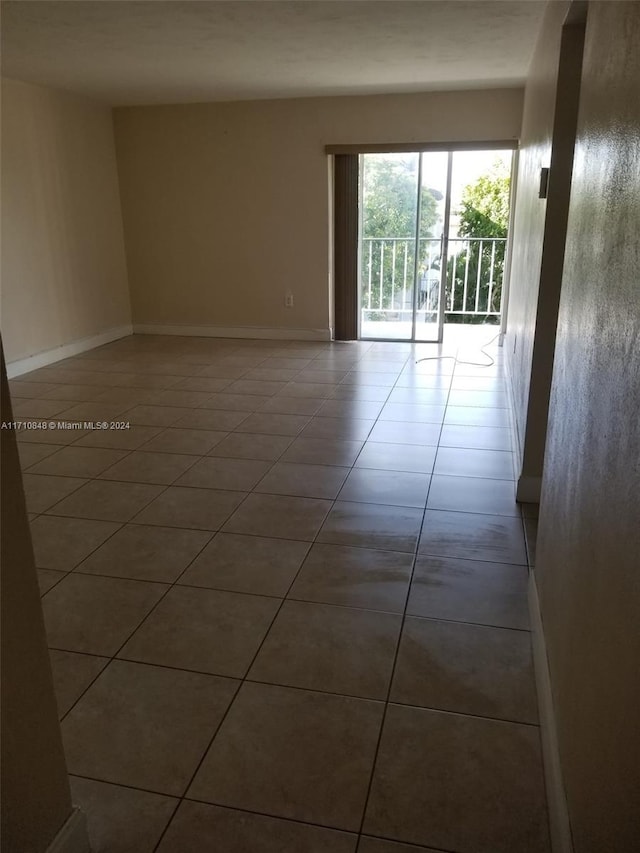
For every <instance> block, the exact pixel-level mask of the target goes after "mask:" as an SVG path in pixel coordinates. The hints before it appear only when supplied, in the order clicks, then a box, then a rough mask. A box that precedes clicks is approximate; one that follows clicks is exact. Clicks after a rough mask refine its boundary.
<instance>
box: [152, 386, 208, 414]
mask: <svg viewBox="0 0 640 853" xmlns="http://www.w3.org/2000/svg"><path fill="white" fill-rule="evenodd" d="M209 396H210V394H209V393H208V392H207V391H176V390H174V387H172V388H170V389H169V390H168V391H161V392H160V393H159V394H156V395H155V396H154V397H152V398H151V399H150V400H149V403H150V405H153V406H181V407H184V408H187V409H191V408H193V409H196V408H198V406H201V405H202V404H203V403H206V402H207V400H208V399H209Z"/></svg>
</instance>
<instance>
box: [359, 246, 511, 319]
mask: <svg viewBox="0 0 640 853" xmlns="http://www.w3.org/2000/svg"><path fill="white" fill-rule="evenodd" d="M415 242H416V241H415V240H414V239H413V238H411V237H365V238H363V240H362V258H361V276H362V280H361V294H362V296H361V307H362V310H363V312H365V314H364V317H365V318H366V319H369V320H375V319H379V320H382V319H385V320H393V319H397V320H402V319H405V318H406V315H407V314H409V315H410V314H411V312H412V311H413V304H414V296H413V287H414V278H415ZM505 246H506V239H505V238H500V237H455V238H452V239H450V240H449V250H448V257H447V275H446V288H445V304H444V311H445V317H446V315H458V316H460V317H461V318H464V317H469V318H477V319H480V318H482V317H499V316H500V312H501V307H502V275H503V267H504V253H505ZM441 263H442V241H441V240H440V239H439V238H437V237H427V238H422V239H421V240H420V241H419V258H418V276H417V280H418V281H417V283H418V294H417V299H416V306H417V309H418V310H419V311H420V312H424V313H425V314H434V315H435V314H437V311H438V299H439V294H440V277H441ZM393 315H397V316H393ZM451 319H453V317H451Z"/></svg>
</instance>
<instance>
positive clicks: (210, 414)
mask: <svg viewBox="0 0 640 853" xmlns="http://www.w3.org/2000/svg"><path fill="white" fill-rule="evenodd" d="M247 416H248V413H247V412H236V411H225V410H216V409H208V408H207V409H205V408H203V409H192V410H191V411H190V412H189V413H188V414H187V415H184V416H183V417H181V418H180V420H178V421H176V423H175V424H174V426H176V427H180V428H183V427H184V428H186V429H207V430H214V431H216V432H229V431H231V430H232V429H235V428H236V427H237V426H238V425H239V424H241V423H242V421H243V420H244V419H245V418H246V417H247Z"/></svg>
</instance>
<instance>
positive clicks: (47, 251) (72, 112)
mask: <svg viewBox="0 0 640 853" xmlns="http://www.w3.org/2000/svg"><path fill="white" fill-rule="evenodd" d="M1 305H2V317H1V319H2V333H3V338H4V345H5V353H6V357H7V361H8V362H11V361H15V360H17V359H20V358H25V357H27V356H30V355H34V354H36V353H39V352H42V351H46V350H49V349H53V348H54V347H58V346H61V345H63V344H68V343H71V342H73V341H77V340H80V339H82V338H86V337H89V336H92V335H96V334H98V333H100V332H104V331H106V330H108V329H111V328H114V327H117V326H122V325H126V324H128V323H130V322H131V317H130V306H129V295H128V285H127V272H126V261H125V254H124V239H123V233H122V216H121V211H120V196H119V190H118V179H117V170H116V162H115V150H114V142H113V127H112V121H111V110H110V109H109V108H108V107H105V106H103V105H99V104H95V103H93V102H92V101H88V100H86V99H84V98H79V97H76V96H74V95H68V94H65V93H62V92H56V91H53V90H51V89H45V88H42V87H40V86H32V85H30V84H27V83H19V82H16V81H13V80H6V79H5V80H3V81H2V303H1Z"/></svg>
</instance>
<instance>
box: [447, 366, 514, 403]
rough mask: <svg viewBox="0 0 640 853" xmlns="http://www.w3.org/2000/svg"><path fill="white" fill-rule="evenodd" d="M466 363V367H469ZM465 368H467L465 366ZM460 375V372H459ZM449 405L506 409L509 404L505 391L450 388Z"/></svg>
mask: <svg viewBox="0 0 640 853" xmlns="http://www.w3.org/2000/svg"><path fill="white" fill-rule="evenodd" d="M469 366H470V365H468V366H467V367H469ZM465 369H467V368H465ZM460 375H462V374H460ZM449 405H450V406H481V407H485V408H496V409H506V408H507V407H508V405H509V402H508V398H507V393H506V391H496V390H492V391H475V390H469V389H465V390H460V389H458V388H452V390H451V393H450V394H449Z"/></svg>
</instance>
